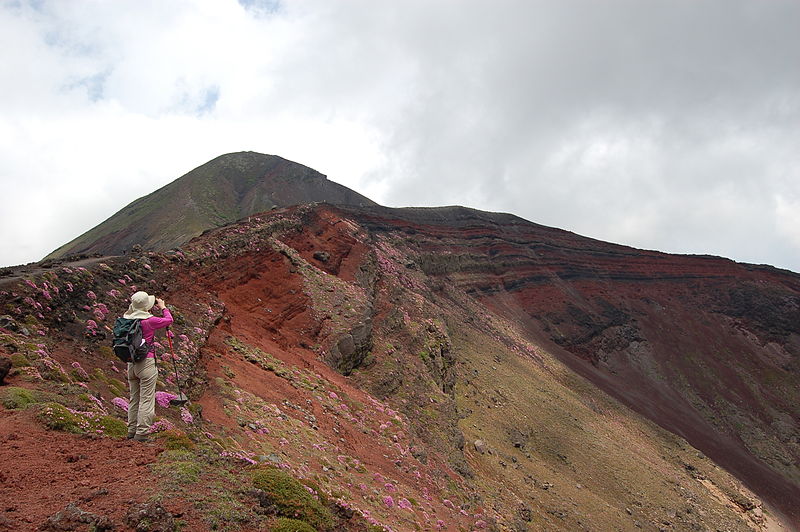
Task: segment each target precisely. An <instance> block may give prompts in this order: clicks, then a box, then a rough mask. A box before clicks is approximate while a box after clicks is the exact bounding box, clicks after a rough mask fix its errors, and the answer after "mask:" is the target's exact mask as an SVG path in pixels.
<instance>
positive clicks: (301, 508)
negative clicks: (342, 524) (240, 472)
mask: <svg viewBox="0 0 800 532" xmlns="http://www.w3.org/2000/svg"><path fill="white" fill-rule="evenodd" d="M253 486H255V487H256V488H258V489H260V490H262V491H263V492H264V498H263V499H262V505H264V503H267V506H271V507H272V508H274V510H275V513H276V514H277V515H279V516H282V517H292V518H296V519H299V520H301V521H304V522H306V523H308V524H309V525H311V526H312V527H314V528H316V529H318V530H327V529H329V528H330V527H331V526H333V515H332V514H331V512H330V510H328V509H327V508H326V507H325V506H323V504H322V503H321V502H320V501H319V499H318V498H317V497H315V496H314V495H313V494H312V493H310V492H309V490H308V489H307V488H306V487H305V486H303V485H302V484H301V483H300V482H299V481H298V480H297V479H295V478H293V477H291V476H290V475H289V474H287V473H285V472H284V471H282V470H280V469H276V468H272V467H268V468H263V469H259V470H258V471H256V472H255V473H253Z"/></svg>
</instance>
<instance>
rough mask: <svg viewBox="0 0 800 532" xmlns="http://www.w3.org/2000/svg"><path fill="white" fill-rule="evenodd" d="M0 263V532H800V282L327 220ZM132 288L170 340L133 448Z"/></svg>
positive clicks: (707, 260)
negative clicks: (161, 315) (165, 245)
mask: <svg viewBox="0 0 800 532" xmlns="http://www.w3.org/2000/svg"><path fill="white" fill-rule="evenodd" d="M234 159H235V158H234ZM352 203H355V202H352ZM12 270H13V271H12V272H11V273H12V275H11V276H7V277H6V278H5V280H3V279H2V278H0V315H2V314H5V315H2V316H0V356H5V357H7V358H8V359H10V360H11V362H12V364H13V367H12V369H11V372H10V373H9V376H8V377H7V381H8V383H9V385H8V386H5V387H3V388H0V443H1V444H0V481H2V482H0V500H3V501H9V502H6V503H4V505H3V507H2V508H0V511H1V512H2V513H0V529H1V528H2V527H3V526H6V527H7V528H10V529H21V530H26V529H36V528H39V527H41V529H42V530H63V529H67V528H66V527H67V526H73V525H74V526H75V527H77V526H83V527H84V528H87V527H89V526H94V527H95V529H108V528H103V527H111V526H114V527H116V528H115V529H122V530H127V529H136V530H177V529H178V528H180V527H181V526H183V529H190V530H221V529H225V530H254V529H265V530H320V531H323V530H352V531H356V530H357V531H368V530H369V531H378V530H397V531H406V530H409V531H410V530H453V531H456V530H512V531H524V530H531V531H534V530H569V531H572V530H592V531H594V530H597V531H605V530H640V529H641V530H736V531H751V530H798V529H800V513H799V511H798V504H797V501H798V500H800V471H798V463H800V430H799V429H798V427H800V407H799V406H798V405H800V386H798V384H800V374H799V373H800V275H798V274H796V273H792V272H789V271H784V270H778V269H775V268H771V267H767V266H753V265H748V264H738V263H735V262H732V261H730V260H727V259H721V258H716V257H705V256H685V255H669V254H664V253H658V252H652V251H641V250H637V249H633V248H629V247H624V246H619V245H614V244H609V243H605V242H600V241H597V240H592V239H589V238H585V237H582V236H579V235H575V234H573V233H569V232H567V231H562V230H559V229H554V228H549V227H545V226H541V225H538V224H535V223H531V222H528V221H526V220H523V219H521V218H518V217H516V216H512V215H508V214H496V213H487V212H481V211H476V210H472V209H466V208H462V207H442V208H424V209H423V208H410V209H389V208H384V207H379V206H376V205H363V206H357V205H353V204H350V205H332V204H330V202H329V203H318V204H304V205H297V206H292V207H286V208H277V209H273V210H270V211H268V212H263V213H260V214H255V215H251V216H248V217H246V218H243V219H241V220H239V221H237V222H235V223H231V224H228V225H225V226H223V227H219V228H216V229H212V230H209V231H206V232H205V233H204V234H202V235H200V236H198V237H196V238H194V239H192V240H190V241H188V242H185V243H184V244H182V245H181V246H180V248H179V249H173V250H170V251H167V252H161V251H155V250H148V249H147V248H145V249H143V250H134V251H132V252H130V253H128V254H127V255H125V256H112V257H104V258H84V259H82V260H80V261H78V262H66V261H65V262H62V263H60V264H56V263H55V262H53V261H50V262H48V263H44V264H39V265H29V266H27V267H20V268H16V269H12ZM139 289H143V290H147V291H149V292H150V293H156V294H158V295H159V296H160V297H164V298H165V299H166V301H167V303H168V305H169V306H171V307H172V309H173V314H174V315H175V316H176V323H175V325H174V329H175V332H176V333H178V336H177V337H176V345H175V348H176V349H175V352H174V356H173V353H171V352H170V350H169V346H168V345H162V344H164V342H165V341H164V340H160V342H161V343H160V344H159V345H158V346H157V349H158V353H159V358H161V359H162V360H163V361H164V364H162V365H161V369H160V371H161V376H160V378H161V381H160V384H159V390H160V393H161V398H162V399H163V401H162V402H161V403H160V404H161V406H159V407H158V411H157V415H158V417H159V421H158V423H157V426H156V429H155V430H157V431H158V432H156V440H155V443H154V444H145V445H142V444H139V443H138V442H127V441H125V440H123V439H122V436H123V435H124V431H125V427H124V424H122V422H121V419H123V416H124V406H125V401H124V398H125V397H126V390H125V383H124V373H123V372H124V368H123V367H122V365H121V364H120V363H119V361H117V360H116V359H115V358H114V356H113V354H112V353H111V350H110V349H109V348H108V338H109V334H110V328H109V327H110V325H111V324H112V323H113V319H114V317H115V316H116V315H118V314H120V313H122V312H123V311H124V309H125V308H126V306H127V300H128V297H129V295H130V294H131V293H133V292H134V291H136V290H139ZM174 359H177V360H176V363H177V366H176V370H175V372H176V373H177V375H178V378H177V382H176V378H175V374H174V373H173V366H172V362H173V360H174ZM178 386H180V387H181V389H182V390H183V391H185V392H187V393H188V395H189V396H190V397H191V399H192V401H191V403H190V405H189V406H188V407H187V408H185V409H183V410H181V409H177V408H176V407H170V406H169V402H168V398H169V395H168V393H169V392H177V387H178ZM142 483H146V485H147V486H148V487H149V489H148V490H147V491H146V492H145V491H143V490H141V485H142ZM59 526H60V527H62V528H58V527H59ZM148 527H149V528H148Z"/></svg>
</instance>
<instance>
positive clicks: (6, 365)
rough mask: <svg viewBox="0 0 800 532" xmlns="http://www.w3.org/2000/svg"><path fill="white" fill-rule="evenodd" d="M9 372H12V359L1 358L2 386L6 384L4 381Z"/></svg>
mask: <svg viewBox="0 0 800 532" xmlns="http://www.w3.org/2000/svg"><path fill="white" fill-rule="evenodd" d="M9 371H11V359H10V358H5V357H0V384H4V382H3V381H4V380H5V378H6V375H8V372H9Z"/></svg>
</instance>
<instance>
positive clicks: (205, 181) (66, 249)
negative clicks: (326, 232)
mask: <svg viewBox="0 0 800 532" xmlns="http://www.w3.org/2000/svg"><path fill="white" fill-rule="evenodd" d="M317 201H325V202H328V203H333V204H343V205H375V203H374V202H373V201H372V200H370V199H368V198H365V197H364V196H362V195H361V194H358V193H357V192H354V191H352V190H350V189H349V188H347V187H343V186H342V185H339V184H338V183H334V182H333V181H329V180H328V179H327V178H326V177H325V176H324V175H322V174H320V173H319V172H317V171H315V170H312V169H311V168H308V167H305V166H303V165H301V164H298V163H295V162H292V161H287V160H286V159H282V158H281V157H277V156H275V155H264V154H261V153H255V152H240V153H229V154H227V155H221V156H219V157H217V158H216V159H214V160H212V161H209V162H207V163H206V164H204V165H202V166H200V167H198V168H195V169H194V170H192V171H191V172H189V173H188V174H186V175H184V176H182V177H180V178H178V179H176V180H175V181H173V182H172V183H169V184H168V185H166V186H164V187H162V188H160V189H158V190H156V191H155V192H153V193H151V194H148V195H147V196H145V197H143V198H139V199H137V200H136V201H134V202H133V203H131V204H130V205H128V206H126V207H124V208H123V209H122V210H120V211H119V212H117V213H116V214H114V215H113V216H111V218H109V219H108V220H106V221H104V222H102V223H101V224H100V225H98V226H96V227H94V228H93V229H90V230H89V231H87V232H86V233H84V234H82V235H81V236H79V237H78V238H76V239H75V240H72V241H71V242H68V243H67V244H65V245H63V246H61V247H60V248H58V249H57V250H55V251H53V252H52V253H50V254H49V255H48V256H47V257H45V259H59V258H62V257H65V256H68V255H81V254H95V253H99V254H101V255H116V254H120V253H124V252H126V251H128V250H130V249H131V248H132V247H133V246H135V245H140V246H142V247H143V248H144V249H148V250H154V251H166V250H168V249H172V248H176V247H179V246H181V245H183V244H184V243H186V242H188V241H189V240H190V239H192V238H193V237H196V236H198V235H200V234H201V233H202V232H203V231H206V230H207V229H211V228H214V227H220V226H223V225H226V224H229V223H232V222H235V221H237V220H239V219H241V218H244V217H246V216H250V215H252V214H256V213H259V212H262V211H267V210H269V209H272V208H275V207H287V206H289V205H298V204H301V203H313V202H317Z"/></svg>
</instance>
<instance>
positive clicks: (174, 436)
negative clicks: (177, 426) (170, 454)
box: [161, 430, 195, 451]
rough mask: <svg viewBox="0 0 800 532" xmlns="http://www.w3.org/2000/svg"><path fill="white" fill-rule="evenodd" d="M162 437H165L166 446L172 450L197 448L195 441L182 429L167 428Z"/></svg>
mask: <svg viewBox="0 0 800 532" xmlns="http://www.w3.org/2000/svg"><path fill="white" fill-rule="evenodd" d="M161 438H162V439H163V443H164V447H166V448H167V450H170V451H176V450H187V451H191V450H192V449H194V448H195V443H194V442H193V441H192V439H191V438H190V437H189V435H188V434H186V433H185V432H183V431H182V430H167V431H165V432H163V433H162V434H161Z"/></svg>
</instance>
